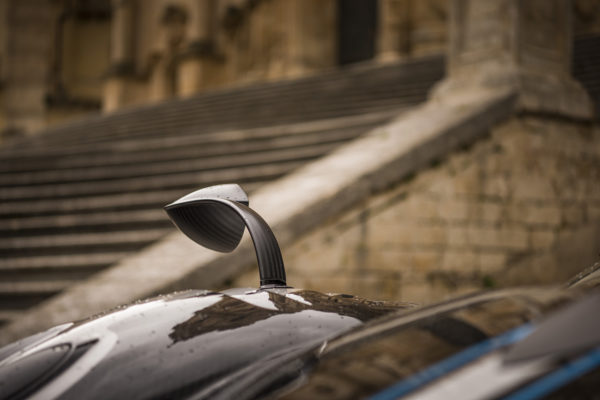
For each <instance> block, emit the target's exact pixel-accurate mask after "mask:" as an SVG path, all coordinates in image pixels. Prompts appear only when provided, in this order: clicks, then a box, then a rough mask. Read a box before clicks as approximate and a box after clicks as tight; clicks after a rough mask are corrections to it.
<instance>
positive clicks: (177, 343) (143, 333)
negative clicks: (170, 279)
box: [0, 289, 410, 399]
mask: <svg viewBox="0 0 600 400" xmlns="http://www.w3.org/2000/svg"><path fill="white" fill-rule="evenodd" d="M408 307H410V305H401V304H392V303H381V302H369V301H365V300H362V299H358V298H356V297H353V296H349V295H332V296H329V295H324V294H321V293H318V292H313V291H302V290H293V289H270V290H250V289H237V290H229V291H225V292H221V293H214V292H206V291H188V292H181V293H177V294H173V295H169V296H163V297H159V298H155V299H151V300H149V301H145V302H141V303H138V304H133V305H131V306H128V307H125V308H123V309H119V310H115V311H113V312H110V313H107V314H105V315H101V316H96V317H93V318H91V319H89V320H86V321H81V322H78V323H74V324H67V325H66V326H61V327H57V328H55V329H53V330H51V331H49V332H48V333H47V334H42V336H40V337H37V338H36V337H33V338H30V339H25V340H24V341H22V342H20V343H16V344H14V345H11V346H7V347H6V348H4V349H2V350H0V358H3V360H2V361H0V393H1V394H2V396H0V397H1V398H26V397H28V396H34V397H36V398H42V399H49V398H55V397H60V398H64V399H82V398H85V399H106V398H110V399H118V398H127V399H133V398H182V397H187V396H189V395H191V394H198V393H200V392H203V393H213V392H218V390H219V389H220V388H222V387H225V386H227V385H229V381H238V380H239V379H241V377H243V376H244V375H247V374H249V373H252V372H256V371H257V370H258V369H264V368H266V367H267V366H268V365H271V364H273V363H277V362H278V361H279V360H280V359H282V358H288V357H290V356H292V355H297V354H302V353H304V352H306V351H307V350H310V349H312V348H314V347H315V346H320V345H321V344H322V343H324V342H325V341H326V340H327V339H329V338H331V337H332V336H334V335H336V334H338V333H340V332H342V331H345V330H348V329H350V328H352V327H355V326H357V325H360V324H362V323H363V322H365V321H367V320H371V319H373V318H376V317H378V316H381V315H383V314H386V313H389V312H391V311H395V310H398V309H399V308H400V309H402V308H408Z"/></svg>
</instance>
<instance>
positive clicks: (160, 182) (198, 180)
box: [0, 155, 316, 207]
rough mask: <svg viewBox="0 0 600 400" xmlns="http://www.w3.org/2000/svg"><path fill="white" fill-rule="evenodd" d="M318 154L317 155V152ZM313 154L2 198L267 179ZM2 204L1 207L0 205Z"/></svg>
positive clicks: (12, 191)
mask: <svg viewBox="0 0 600 400" xmlns="http://www.w3.org/2000/svg"><path fill="white" fill-rule="evenodd" d="M315 156H316V155H315ZM315 156H312V157H297V158H295V159H293V160H291V161H287V160H286V161H282V162H278V163H276V164H265V165H252V166H247V167H243V168H241V167H236V168H223V169H219V170H214V171H190V172H181V173H177V174H171V175H158V176H144V177H139V178H136V179H129V178H125V179H111V180H107V181H98V182H76V183H59V184H49V185H38V186H26V187H12V188H5V189H3V190H2V191H1V192H0V200H3V201H4V200H25V199H30V200H33V199H50V198H72V197H79V196H85V197H95V196H97V195H102V194H119V193H134V192H146V191H153V190H159V189H178V188H179V189H181V188H186V187H190V186H191V187H195V186H198V187H201V186H210V185H213V184H218V183H222V182H241V183H242V184H243V183H245V182H252V181H265V180H269V179H274V178H276V177H279V176H282V175H283V174H285V173H288V172H290V171H292V170H293V169H295V168H297V167H299V166H301V165H302V164H304V163H305V162H306V161H308V160H309V159H312V158H314V157H315ZM0 207H1V206H0Z"/></svg>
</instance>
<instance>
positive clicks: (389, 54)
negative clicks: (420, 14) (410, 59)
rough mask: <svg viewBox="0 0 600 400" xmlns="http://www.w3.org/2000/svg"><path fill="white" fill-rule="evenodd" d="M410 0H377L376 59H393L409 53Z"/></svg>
mask: <svg viewBox="0 0 600 400" xmlns="http://www.w3.org/2000/svg"><path fill="white" fill-rule="evenodd" d="M410 16H411V2H410V0H379V21H378V24H377V29H378V32H377V59H378V60H380V61H384V62H385V61H393V60H397V59H399V58H401V57H403V56H407V55H408V54H409V53H410V31H411V18H410Z"/></svg>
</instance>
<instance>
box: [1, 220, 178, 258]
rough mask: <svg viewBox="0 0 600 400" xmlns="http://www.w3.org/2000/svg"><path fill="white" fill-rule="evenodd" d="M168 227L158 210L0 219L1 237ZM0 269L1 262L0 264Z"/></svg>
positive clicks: (167, 221)
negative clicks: (57, 232)
mask: <svg viewBox="0 0 600 400" xmlns="http://www.w3.org/2000/svg"><path fill="white" fill-rule="evenodd" d="M168 226H170V222H169V219H168V218H167V215H166V214H165V212H164V211H163V210H162V209H160V208H156V209H150V210H128V211H99V212H95V213H85V214H82V213H80V214H77V213H71V214H66V215H49V216H39V217H38V216H27V217H23V218H10V219H0V237H1V236H12V237H15V236H24V235H34V234H40V233H43V232H56V231H59V232H62V233H65V232H89V231H97V230H103V231H112V230H118V229H132V228H137V229H140V228H145V229H148V228H157V227H168ZM0 265H1V260H0Z"/></svg>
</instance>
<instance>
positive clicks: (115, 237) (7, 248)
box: [0, 228, 173, 257]
mask: <svg viewBox="0 0 600 400" xmlns="http://www.w3.org/2000/svg"><path fill="white" fill-rule="evenodd" d="M172 231H173V228H162V229H144V230H139V231H119V232H99V233H79V234H54V235H46V236H31V237H8V238H7V237H3V238H0V255H2V256H3V257H11V256H18V255H21V256H23V255H27V256H29V255H31V254H36V255H38V256H40V255H52V254H54V255H59V254H86V253H94V252H102V251H106V249H109V248H110V249H112V250H113V251H130V250H135V249H139V248H140V247H142V246H145V245H147V244H150V243H152V242H153V241H156V240H158V239H160V238H162V237H163V236H165V235H166V234H168V233H170V232H172Z"/></svg>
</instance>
